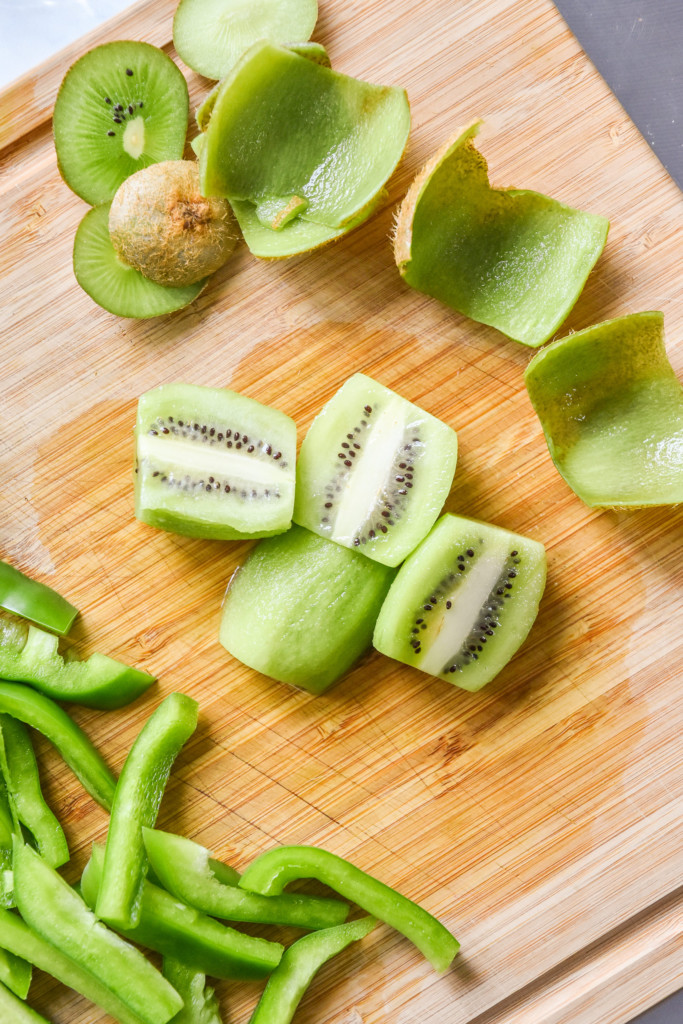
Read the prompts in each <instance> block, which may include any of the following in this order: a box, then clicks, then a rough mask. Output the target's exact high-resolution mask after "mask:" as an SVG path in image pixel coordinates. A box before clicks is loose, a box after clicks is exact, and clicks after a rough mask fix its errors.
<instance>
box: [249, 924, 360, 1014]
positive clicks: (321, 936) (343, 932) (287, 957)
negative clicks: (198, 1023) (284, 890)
mask: <svg viewBox="0 0 683 1024" xmlns="http://www.w3.org/2000/svg"><path fill="white" fill-rule="evenodd" d="M376 924H377V920H376V918H374V917H362V918H361V919H360V920H359V921H349V922H348V923H347V924H340V925H337V927H336V928H325V929H323V930H322V931H319V932H315V933H314V934H313V935H304V937H303V938H302V939H299V940H298V942H295V943H294V944H293V945H292V946H290V947H289V949H287V950H285V953H284V956H283V957H282V960H281V961H280V966H279V967H278V968H277V970H276V971H274V972H273V975H272V977H270V978H269V979H268V984H267V985H266V987H265V990H264V992H263V995H262V996H261V998H260V999H259V1001H258V1004H257V1006H256V1009H255V1010H254V1013H253V1015H252V1017H251V1020H250V1021H249V1024H289V1022H290V1021H291V1019H292V1017H293V1016H294V1013H295V1011H296V1008H297V1006H298V1005H299V1002H300V1000H301V997H302V996H303V994H304V992H305V991H306V989H307V988H308V986H309V985H310V983H311V981H312V980H313V977H314V975H315V974H316V972H317V971H319V970H320V968H321V967H322V965H323V964H324V963H327V961H328V960H331V959H332V957H333V956H336V955H337V953H341V951H342V950H343V949H346V947H347V946H350V945H351V943H352V942H355V941H356V940H357V939H362V938H364V937H365V936H366V935H368V934H369V933H370V932H371V931H372V929H373V928H374V927H375V925H376Z"/></svg>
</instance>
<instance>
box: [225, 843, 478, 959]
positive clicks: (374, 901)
mask: <svg viewBox="0 0 683 1024" xmlns="http://www.w3.org/2000/svg"><path fill="white" fill-rule="evenodd" d="M299 878H317V879H318V881H319V882H323V883H324V884H325V885H328V886H329V887H330V889H334V891H335V892H338V893H339V894H340V895H341V896H343V897H344V898H345V899H347V900H351V901H352V902H353V903H357V904H358V906H359V907H362V908H363V910H367V911H368V913H370V914H372V915H373V916H374V917H377V918H379V920H380V921H384V922H385V923H386V924H388V925H391V927H392V928H395V929H396V931H397V932H400V933H401V934H402V935H405V937H406V938H407V939H409V940H410V941H411V942H412V943H413V945H415V946H417V948H418V949H419V950H420V952H421V953H422V954H423V955H424V956H425V957H426V958H427V959H428V960H429V961H430V963H431V964H432V965H433V966H434V967H435V968H436V970H437V971H439V972H440V973H441V972H443V971H445V970H447V969H448V968H449V967H450V965H451V963H452V961H453V958H454V957H455V955H456V953H457V952H458V950H459V948H460V943H459V942H458V940H457V939H456V938H454V936H453V935H451V933H450V932H449V931H448V929H447V928H445V927H444V925H442V924H441V922H440V921H437V919H436V918H435V917H433V916H432V915H431V914H430V913H428V912H427V911H426V910H424V909H423V908H422V907H420V906H418V905H417V903H413V901H412V900H409V899H408V898H407V897H406V896H401V894H400V893H398V892H396V890H395V889H392V888H390V886H388V885H385V884H384V883H383V882H380V881H378V879H376V878H373V877H372V875H368V874H366V873H365V872H364V871H361V870H360V868H357V867H355V866H354V865H353V864H350V863H349V862H348V861H347V860H344V858H343V857H337V856H336V854H334V853H329V852H328V851H327V850H320V849H318V848H317V847H314V846H280V847H276V848H275V849H273V850H268V851H266V853H262V854H261V856H260V857H257V858H256V860H254V861H252V863H251V864H250V865H249V867H248V868H247V870H246V871H245V872H244V874H243V875H242V877H241V879H240V882H239V884H240V887H241V888H243V889H247V890H248V891H249V892H258V893H261V894H262V895H264V896H271V895H279V894H280V893H281V892H282V890H283V889H284V887H285V886H286V885H287V884H288V883H289V882H293V881H295V880H296V879H299Z"/></svg>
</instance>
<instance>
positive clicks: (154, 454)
mask: <svg viewBox="0 0 683 1024" xmlns="http://www.w3.org/2000/svg"><path fill="white" fill-rule="evenodd" d="M138 458H139V459H140V460H149V461H150V462H153V463H154V465H155V466H168V467H169V472H170V475H173V476H181V475H184V474H185V473H192V474H194V473H212V474H213V475H214V476H216V475H219V474H221V473H222V474H223V475H224V476H226V477H229V478H234V479H237V480H246V481H249V483H252V484H265V485H266V486H269V485H272V486H273V487H276V486H277V485H278V484H279V483H281V482H282V470H281V469H280V468H279V467H278V464H277V463H274V464H273V463H271V462H270V460H269V461H268V462H266V461H265V459H264V460H263V462H261V461H260V460H259V459H255V458H253V456H252V455H240V454H239V453H238V452H229V451H216V450H215V448H212V449H210V450H209V449H202V448H200V447H199V446H198V445H196V444H193V443H188V444H183V442H182V441H177V440H175V439H174V440H170V439H166V438H165V437H164V438H161V437H154V436H152V435H149V434H143V435H142V436H141V437H139V438H138Z"/></svg>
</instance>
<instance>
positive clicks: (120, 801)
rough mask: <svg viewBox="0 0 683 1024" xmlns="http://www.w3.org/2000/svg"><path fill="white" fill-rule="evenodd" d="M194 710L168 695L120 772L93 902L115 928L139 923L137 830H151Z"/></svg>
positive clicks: (141, 855)
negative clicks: (96, 894)
mask: <svg viewBox="0 0 683 1024" xmlns="http://www.w3.org/2000/svg"><path fill="white" fill-rule="evenodd" d="M198 713H199V705H198V704H197V701H196V700H192V698H191V697H186V696H185V694H183V693H171V694H169V696H168V697H166V699H165V700H164V701H162V703H161V704H160V705H159V707H158V708H157V709H156V711H155V712H154V714H153V715H151V716H150V718H148V720H147V722H146V723H145V725H144V726H143V727H142V729H141V730H140V732H139V734H138V736H137V738H136V740H135V743H134V744H133V746H132V747H131V749H130V751H129V753H128V757H127V758H126V761H125V763H124V765H123V768H122V769H121V776H120V778H119V781H118V785H117V787H116V792H115V794H114V802H113V804H112V808H111V821H110V822H109V832H108V834H107V845H106V852H105V857H104V868H103V870H102V885H101V886H100V894H99V896H98V898H97V907H96V911H97V916H98V917H100V918H102V920H103V921H107V922H108V923H109V924H111V925H112V926H113V927H114V928H134V927H135V925H136V924H138V922H139V920H140V899H141V897H142V883H143V882H144V880H145V875H146V873H147V857H146V854H145V844H144V843H143V841H142V826H143V825H146V826H148V827H152V826H153V825H154V822H155V821H156V819H157V814H158V813H159V805H160V804H161V798H162V796H163V795H164V789H165V788H166V783H167V782H168V776H169V774H170V771H171V765H172V764H173V762H174V760H175V758H176V756H177V754H178V752H179V750H180V748H181V747H182V746H183V744H184V743H185V742H186V740H188V739H189V737H190V736H191V735H192V733H193V732H194V730H195V729H196V728H197V715H198Z"/></svg>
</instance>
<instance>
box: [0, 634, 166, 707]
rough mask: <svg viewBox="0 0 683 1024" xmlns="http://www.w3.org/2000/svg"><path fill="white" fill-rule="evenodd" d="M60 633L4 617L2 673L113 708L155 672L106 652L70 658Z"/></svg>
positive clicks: (56, 695)
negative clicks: (61, 650)
mask: <svg viewBox="0 0 683 1024" xmlns="http://www.w3.org/2000/svg"><path fill="white" fill-rule="evenodd" d="M58 648H59V639H58V637H56V636H54V635H53V634H52V633H46V632H45V630H43V629H38V628H37V627H36V626H28V625H27V624H26V623H24V622H18V621H17V622H15V621H10V620H9V619H8V618H4V617H3V618H0V678H1V679H7V680H10V681H12V682H16V683H30V685H31V686H33V687H34V688H35V689H36V690H40V692H41V693H44V694H46V695H47V696H48V697H52V698H53V699H54V700H65V701H70V702H71V703H72V704H82V705H84V706H85V707H88V708H99V709H102V710H105V711H106V710H111V709H112V708H120V707H123V705H124V704H130V703H131V701H134V700H136V699H137V698H138V697H139V696H140V694H141V693H144V692H145V690H147V689H148V688H149V687H150V686H151V685H152V683H154V682H155V679H154V676H151V675H149V673H148V672H143V671H142V670H141V669H137V668H130V667H129V666H128V665H124V664H123V663H122V662H120V661H115V660H114V658H108V657H107V656H106V655H104V654H91V655H90V657H89V658H87V659H85V660H84V661H81V660H79V659H78V658H66V659H65V658H64V657H63V656H62V655H61V654H60V653H59V649H58Z"/></svg>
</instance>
